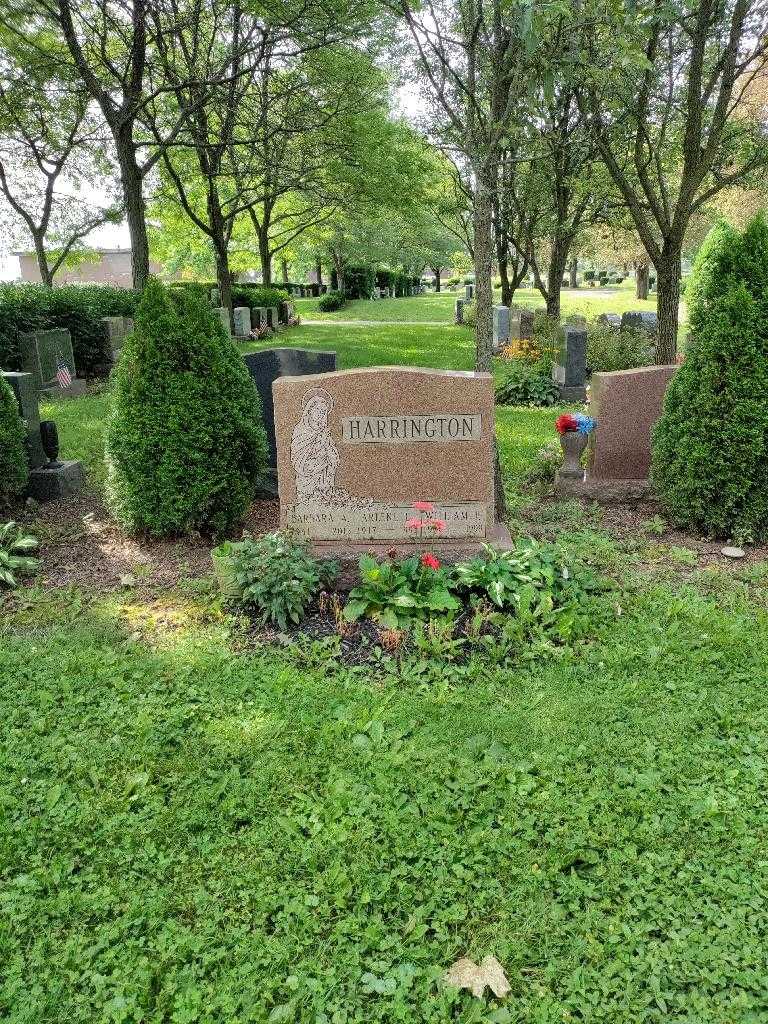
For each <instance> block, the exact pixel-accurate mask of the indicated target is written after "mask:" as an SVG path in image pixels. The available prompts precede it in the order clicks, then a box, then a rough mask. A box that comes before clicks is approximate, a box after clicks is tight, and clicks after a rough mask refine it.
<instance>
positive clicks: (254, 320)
mask: <svg viewBox="0 0 768 1024" xmlns="http://www.w3.org/2000/svg"><path fill="white" fill-rule="evenodd" d="M266 326H267V309H266V306H256V308H255V309H252V310H251V327H252V328H253V329H256V330H259V329H261V328H262V327H266Z"/></svg>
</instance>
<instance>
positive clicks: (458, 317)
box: [454, 299, 467, 324]
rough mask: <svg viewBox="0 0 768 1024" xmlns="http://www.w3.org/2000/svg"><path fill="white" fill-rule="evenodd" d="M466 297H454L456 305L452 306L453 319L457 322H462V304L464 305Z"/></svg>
mask: <svg viewBox="0 0 768 1024" xmlns="http://www.w3.org/2000/svg"><path fill="white" fill-rule="evenodd" d="M466 302H467V300H466V299H456V305H455V307H454V310H455V312H454V319H455V320H456V323H457V324H463V323H464V306H465V305H466Z"/></svg>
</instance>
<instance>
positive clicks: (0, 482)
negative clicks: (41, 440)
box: [0, 377, 29, 505]
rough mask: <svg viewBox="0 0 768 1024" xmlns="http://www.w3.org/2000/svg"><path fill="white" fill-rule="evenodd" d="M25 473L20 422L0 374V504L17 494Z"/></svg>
mask: <svg viewBox="0 0 768 1024" xmlns="http://www.w3.org/2000/svg"><path fill="white" fill-rule="evenodd" d="M28 475H29V470H28V467H27V451H26V433H25V430H24V424H23V423H22V422H21V416H19V407H18V405H17V404H16V396H15V395H14V393H13V391H12V390H11V386H10V384H7V383H6V382H5V381H4V380H3V378H2V377H0V505H2V504H6V503H7V502H9V501H10V500H11V499H12V498H15V497H17V496H18V495H19V494H21V492H22V491H23V490H24V487H25V485H26V483H27V477H28Z"/></svg>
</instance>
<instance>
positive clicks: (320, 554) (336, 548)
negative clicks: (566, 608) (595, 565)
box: [309, 523, 514, 591]
mask: <svg viewBox="0 0 768 1024" xmlns="http://www.w3.org/2000/svg"><path fill="white" fill-rule="evenodd" d="M486 544H491V545H493V547H495V548H499V549H500V550H501V551H510V550H511V549H512V548H513V547H514V544H513V542H512V537H511V535H510V532H509V529H508V528H507V527H506V526H505V525H504V523H496V524H495V525H494V527H493V530H492V532H491V535H490V536H489V537H486V538H484V539H483V540H471V539H465V538H456V537H452V538H446V539H444V540H439V539H438V538H428V537H422V538H421V539H420V540H419V541H412V540H407V539H402V540H390V541H368V542H367V543H361V544H351V543H349V542H345V541H335V540H334V541H330V540H329V541H325V540H323V541H311V542H309V550H310V552H311V553H312V555H314V557H315V558H332V559H334V560H335V561H337V562H338V563H339V575H338V577H337V579H336V580H335V581H334V584H333V587H334V590H341V591H348V590H351V589H352V588H353V587H356V586H357V585H358V583H359V582H360V570H359V569H358V561H359V559H360V555H374V556H375V557H376V558H386V557H387V555H388V554H389V553H390V552H391V551H396V552H397V555H396V556H395V557H397V558H408V557H409V556H410V555H415V554H423V553H424V552H426V551H429V552H431V553H432V554H434V555H437V557H438V558H439V560H440V561H441V562H445V563H446V565H453V564H454V563H455V562H464V561H467V560H468V559H470V558H474V557H475V556H476V555H480V554H482V551H483V547H484V545H486Z"/></svg>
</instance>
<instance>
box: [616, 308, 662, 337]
mask: <svg viewBox="0 0 768 1024" xmlns="http://www.w3.org/2000/svg"><path fill="white" fill-rule="evenodd" d="M621 326H622V327H631V328H633V329H634V330H639V331H645V333H646V334H647V335H649V336H650V337H654V338H655V337H656V335H657V334H658V333H659V318H658V316H657V315H656V314H655V313H653V312H651V311H650V310H631V311H629V312H627V313H623V314H622V317H621Z"/></svg>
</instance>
